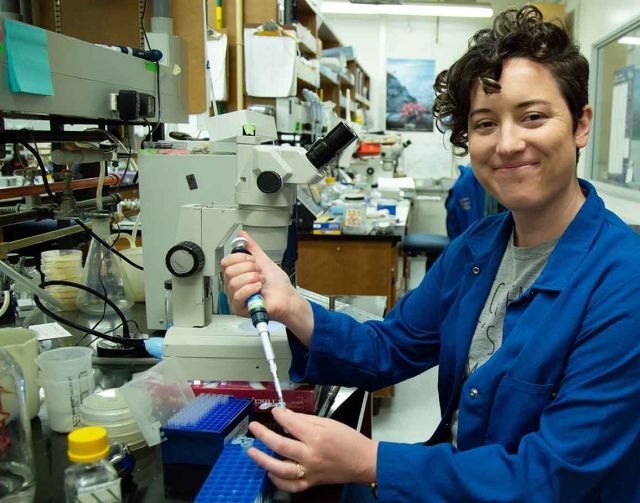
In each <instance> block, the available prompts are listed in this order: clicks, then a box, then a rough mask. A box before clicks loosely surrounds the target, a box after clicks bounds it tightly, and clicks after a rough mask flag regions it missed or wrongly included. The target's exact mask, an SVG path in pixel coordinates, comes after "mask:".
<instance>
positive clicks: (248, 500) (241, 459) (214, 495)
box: [195, 436, 273, 503]
mask: <svg viewBox="0 0 640 503" xmlns="http://www.w3.org/2000/svg"><path fill="white" fill-rule="evenodd" d="M250 447H255V448H256V449H260V450H261V451H263V452H265V453H266V454H269V455H273V451H272V450H271V449H269V448H268V447H267V446H265V445H264V444H263V443H262V442H260V441H259V440H256V439H254V438H249V437H244V436H238V437H236V438H235V439H233V440H232V441H231V442H230V443H229V444H227V445H226V446H225V448H224V449H223V451H222V454H221V455H220V458H219V459H218V461H217V462H216V464H215V465H214V467H213V470H211V473H210V474H209V476H208V477H207V480H206V481H205V483H204V484H203V486H202V488H201V489H200V492H199V493H198V496H197V497H196V499H195V503H210V502H215V501H229V502H233V503H254V502H261V501H265V500H263V497H265V498H267V499H266V501H271V500H270V499H268V495H269V492H270V491H271V484H270V482H269V480H268V478H267V472H266V470H265V469H264V468H261V467H260V466H258V465H257V464H256V463H255V462H254V461H253V460H252V459H251V458H250V457H249V456H248V455H247V450H248V449H249V448H250Z"/></svg>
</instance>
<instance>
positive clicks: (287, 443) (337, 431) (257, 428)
mask: <svg viewBox="0 0 640 503" xmlns="http://www.w3.org/2000/svg"><path fill="white" fill-rule="evenodd" d="M272 413H273V417H274V418H275V420H276V421H277V422H278V423H279V424H280V425H281V426H282V427H283V428H284V429H285V430H286V431H288V432H289V433H290V434H291V435H292V436H293V437H295V438H286V437H283V436H282V435H278V434H277V433H275V432H273V431H271V430H269V429H268V428H267V427H265V426H263V425H261V424H260V423H256V422H252V423H251V424H250V425H249V430H250V431H251V433H253V434H254V435H255V437H256V438H257V439H258V440H260V441H262V442H263V443H264V444H265V445H266V446H267V447H269V448H270V449H272V450H273V451H274V452H276V453H278V454H280V455H281V456H283V457H284V458H285V459H284V460H280V459H276V458H274V457H272V456H269V455H268V454H266V453H264V452H262V451H260V450H259V449H256V448H251V449H249V451H248V454H249V456H250V457H251V458H252V459H253V460H254V461H255V462H256V463H258V464H259V465H260V466H261V467H263V468H264V469H266V470H267V471H268V472H269V473H268V475H269V478H270V479H271V480H272V481H273V483H274V484H275V485H276V487H278V488H280V489H282V490H284V491H288V492H300V491H304V490H306V489H308V488H309V487H312V486H316V485H321V484H342V483H349V482H354V483H362V484H367V483H370V482H373V481H374V480H375V478H376V460H377V453H378V443H377V442H375V441H373V440H371V439H369V438H367V437H365V436H364V435H362V434H360V433H358V432H357V431H355V430H353V429H351V428H349V427H348V426H346V425H345V424H342V423H339V422H337V421H334V420H333V419H327V418H322V417H317V416H311V415H307V414H297V413H295V412H292V411H290V410H289V409H281V408H279V407H275V408H273V409H272Z"/></svg>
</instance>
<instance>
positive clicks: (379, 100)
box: [326, 15, 490, 178]
mask: <svg viewBox="0 0 640 503" xmlns="http://www.w3.org/2000/svg"><path fill="white" fill-rule="evenodd" d="M326 17H327V22H328V24H329V26H331V29H332V30H333V31H334V32H335V34H336V35H337V36H338V38H339V39H340V40H341V41H342V43H343V44H345V45H352V46H354V47H355V50H356V57H357V58H358V61H360V62H361V63H362V65H363V66H364V68H365V70H366V71H367V72H368V73H369V75H370V77H371V103H372V110H371V111H372V114H371V118H370V124H371V129H374V130H379V129H384V126H385V102H386V81H387V78H386V70H385V67H386V63H385V62H386V59H387V58H416V59H435V61H436V74H437V73H438V72H440V71H441V70H443V69H445V68H447V67H448V66H449V65H450V64H451V63H453V62H454V61H455V60H456V59H457V58H458V57H459V56H461V55H462V54H463V53H464V51H465V50H466V48H467V42H468V40H469V38H470V37H471V36H472V35H473V34H474V33H475V32H476V31H477V30H479V29H481V28H486V27H488V26H489V25H490V20H488V19H452V18H440V19H439V21H438V20H436V18H409V17H406V18H405V17H397V18H396V17H394V18H392V19H386V20H380V19H376V18H373V17H364V16H363V17H353V16H351V17H341V16H329V15H327V16H326ZM403 138H405V139H410V140H411V141H412V145H411V146H410V147H409V148H408V149H407V150H406V152H405V156H404V157H405V159H404V163H405V170H406V171H407V174H409V175H411V176H414V177H416V178H442V177H450V176H452V175H453V174H454V173H456V171H455V166H456V165H457V164H458V163H464V162H468V161H467V160H465V159H462V160H460V159H457V158H456V159H453V158H452V155H451V148H450V147H449V144H448V143H447V142H445V141H444V140H443V136H442V134H441V133H439V132H437V131H436V132H435V133H403ZM452 168H453V169H452Z"/></svg>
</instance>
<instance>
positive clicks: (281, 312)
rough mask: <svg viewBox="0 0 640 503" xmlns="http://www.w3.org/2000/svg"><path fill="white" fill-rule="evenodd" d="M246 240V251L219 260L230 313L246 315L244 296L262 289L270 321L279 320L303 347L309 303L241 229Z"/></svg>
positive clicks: (309, 329) (310, 323)
mask: <svg viewBox="0 0 640 503" xmlns="http://www.w3.org/2000/svg"><path fill="white" fill-rule="evenodd" d="M239 235H240V236H242V237H243V238H245V239H246V240H247V249H248V250H249V251H250V252H251V255H247V254H246V253H232V254H230V255H227V256H226V257H224V258H223V259H222V261H221V262H220V265H221V266H222V270H223V278H224V292H225V293H226V294H227V298H228V301H229V307H230V308H231V312H232V313H233V314H237V315H239V316H245V317H248V316H249V313H248V312H247V306H246V302H247V299H248V298H249V297H250V296H251V295H253V294H256V293H258V292H259V291H261V290H262V296H263V297H264V303H265V306H266V308H267V312H268V313H269V317H270V318H271V319H272V320H276V321H279V322H281V323H283V324H285V325H287V326H288V327H289V329H290V330H291V331H292V332H293V333H294V334H295V335H296V336H297V337H298V339H300V341H301V342H302V343H303V344H304V345H305V346H307V347H309V344H310V342H311V334H312V332H313V313H312V312H311V306H310V305H309V303H308V302H307V301H306V300H305V299H304V298H303V297H302V296H301V295H300V294H299V293H298V292H297V291H296V290H295V288H294V287H293V285H292V284H291V281H290V280H289V277H288V276H287V274H286V273H285V272H284V271H283V270H282V269H280V267H278V265H277V264H276V263H275V262H273V261H272V260H271V259H270V258H269V256H268V255H267V254H266V253H265V252H264V251H263V250H262V248H260V246H258V244H257V243H256V242H255V241H254V240H253V239H252V238H251V236H249V234H247V233H246V232H244V231H242V232H240V233H239Z"/></svg>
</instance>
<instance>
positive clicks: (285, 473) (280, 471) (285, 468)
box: [247, 447, 298, 480]
mask: <svg viewBox="0 0 640 503" xmlns="http://www.w3.org/2000/svg"><path fill="white" fill-rule="evenodd" d="M247 454H248V456H249V457H250V458H251V459H253V460H254V461H255V462H256V463H257V464H258V465H260V466H261V467H262V468H264V469H265V470H267V471H268V472H269V473H272V474H274V475H276V476H277V477H278V478H281V479H290V480H297V479H298V465H296V462H295V461H291V460H281V459H276V458H274V457H273V456H269V455H268V454H267V453H266V452H263V451H261V450H260V449H256V448H255V447H252V448H250V449H249V450H248V451H247Z"/></svg>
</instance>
